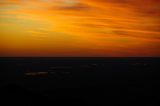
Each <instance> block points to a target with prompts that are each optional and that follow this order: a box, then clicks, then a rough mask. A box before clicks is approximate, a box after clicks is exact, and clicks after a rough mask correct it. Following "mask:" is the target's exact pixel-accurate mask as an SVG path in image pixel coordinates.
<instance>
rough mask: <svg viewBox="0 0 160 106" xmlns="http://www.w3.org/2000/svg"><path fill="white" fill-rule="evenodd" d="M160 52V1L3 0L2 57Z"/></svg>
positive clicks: (0, 2)
mask: <svg viewBox="0 0 160 106" xmlns="http://www.w3.org/2000/svg"><path fill="white" fill-rule="evenodd" d="M7 56H9V57H12V56H13V57H19V56H23V57H24V56H29V57H30V56H44V57H45V56H46V57H48V56H52V57H72V56H73V57H159V56H160V0H0V57H7Z"/></svg>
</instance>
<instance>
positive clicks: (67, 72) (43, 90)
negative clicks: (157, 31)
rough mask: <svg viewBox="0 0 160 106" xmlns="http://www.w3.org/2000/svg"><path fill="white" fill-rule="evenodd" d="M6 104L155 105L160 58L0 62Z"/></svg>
mask: <svg viewBox="0 0 160 106" xmlns="http://www.w3.org/2000/svg"><path fill="white" fill-rule="evenodd" d="M0 65H1V71H0V81H1V85H0V86H1V90H0V93H1V95H0V96H1V97H2V99H1V100H2V101H3V102H4V104H5V105H4V106H7V105H9V104H10V103H11V104H12V105H15V106H61V105H69V106H83V105H87V106H92V105H97V106H119V105H120V104H122V105H123V106H124V105H126V106H136V105H141V106H158V102H159V98H158V97H159V95H158V94H157V91H156V89H157V88H158V86H159V85H160V84H159V82H158V78H159V74H158V71H159V70H160V58H49V57H48V58H29V57H28V58H11V57H8V58H7V57H5V58H0Z"/></svg>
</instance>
